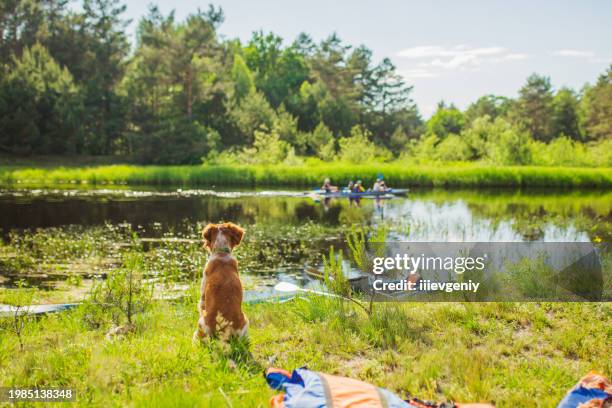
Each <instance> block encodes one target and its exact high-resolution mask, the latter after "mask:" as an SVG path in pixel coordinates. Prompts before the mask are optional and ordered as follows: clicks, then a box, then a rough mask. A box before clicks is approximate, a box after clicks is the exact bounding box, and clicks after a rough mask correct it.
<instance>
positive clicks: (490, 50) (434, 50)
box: [397, 44, 505, 58]
mask: <svg viewBox="0 0 612 408" xmlns="http://www.w3.org/2000/svg"><path fill="white" fill-rule="evenodd" d="M504 52H505V50H504V48H502V47H481V48H471V47H468V46H466V45H463V44H461V45H455V46H454V47H444V46H440V45H421V46H418V47H412V48H406V49H404V50H401V51H399V52H398V53H397V56H398V57H400V58H436V57H458V56H466V55H473V56H484V55H496V54H501V53H504Z"/></svg>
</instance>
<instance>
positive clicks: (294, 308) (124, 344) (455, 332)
mask: <svg viewBox="0 0 612 408" xmlns="http://www.w3.org/2000/svg"><path fill="white" fill-rule="evenodd" d="M611 312H612V309H611V306H610V304H606V303H603V304H582V303H573V304H548V303H545V304H535V303H532V304H517V303H486V304H461V303H453V304H451V303H438V304H416V303H415V304H413V303H406V304H377V305H375V309H374V315H373V317H372V318H368V317H367V316H366V315H365V314H364V313H363V312H361V311H359V310H358V309H355V308H353V307H351V306H350V305H348V304H338V303H337V301H331V300H328V299H324V298H314V297H310V298H304V299H297V300H294V301H290V302H288V303H285V304H260V305H253V306H247V307H246V313H247V314H248V316H249V319H250V324H251V329H250V345H245V344H241V343H238V344H234V345H232V346H227V345H224V344H222V343H219V342H212V343H210V344H208V345H205V346H196V345H193V344H192V342H191V335H192V333H193V329H194V324H195V322H196V320H197V312H196V307H195V296H194V298H193V299H187V300H186V301H184V302H178V303H167V302H157V303H155V304H154V306H153V307H152V308H151V309H150V310H149V311H148V312H146V313H145V314H143V315H141V316H140V317H139V318H138V320H137V324H136V326H137V330H136V332H135V333H133V334H129V335H127V336H125V337H117V338H113V339H107V338H105V332H106V330H107V329H108V327H98V328H92V327H89V326H88V325H87V324H86V323H85V319H84V316H83V311H82V310H76V311H74V312H70V313H67V314H64V315H50V316H47V317H43V318H41V319H39V320H33V321H30V322H28V323H27V325H26V329H25V332H24V338H23V339H24V350H23V351H21V352H20V351H19V344H18V341H17V339H16V336H14V335H11V334H10V333H7V334H5V333H3V335H2V336H0V378H2V379H3V381H2V382H3V385H5V386H22V387H23V386H38V387H45V386H64V387H72V388H74V389H75V390H76V392H77V395H78V401H79V402H80V403H81V404H82V405H89V406H143V407H144V406H147V407H150V406H195V405H197V406H205V407H223V406H228V407H230V406H233V407H267V406H268V400H269V398H270V397H271V396H272V395H273V394H274V392H273V391H271V390H269V389H268V387H267V386H266V384H265V382H264V380H263V378H262V375H261V370H262V369H263V368H264V367H267V366H269V365H273V366H278V367H284V368H288V369H292V368H294V367H299V366H303V365H307V366H308V367H309V368H311V369H314V370H319V371H325V372H329V373H333V374H339V375H345V376H350V377H353V378H358V379H362V380H364V381H369V382H372V383H374V384H376V385H379V386H384V387H387V388H390V389H391V390H393V391H395V392H397V393H400V394H406V393H408V392H409V393H411V394H413V395H416V396H419V397H420V398H424V399H433V400H453V401H488V402H492V403H495V404H496V406H498V407H532V406H544V407H549V406H555V405H556V403H557V402H558V401H559V400H560V399H561V398H562V396H563V395H564V394H565V392H566V391H567V390H568V389H569V388H570V387H571V386H572V385H573V384H575V382H576V381H577V380H578V379H579V378H580V377H581V376H582V375H584V374H585V373H587V372H588V371H590V370H597V371H599V372H601V373H603V374H607V375H610V372H611V369H612V366H611V362H610V359H609V355H608V351H609V349H608V347H607V345H609V342H610V335H611V333H610V329H609V328H606V327H607V326H606V325H605V324H604V323H603V322H605V321H606V320H607V321H609V319H610V313H611ZM608 326H609V325H608ZM249 353H251V354H249Z"/></svg>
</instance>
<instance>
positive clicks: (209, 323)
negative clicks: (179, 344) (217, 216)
mask: <svg viewBox="0 0 612 408" xmlns="http://www.w3.org/2000/svg"><path fill="white" fill-rule="evenodd" d="M243 235H244V230H243V229H242V228H240V227H239V226H237V225H236V224H232V223H231V222H226V223H223V224H208V225H207V226H206V227H205V228H204V230H203V231H202V238H203V239H204V248H206V249H207V250H208V252H209V253H210V257H209V258H208V262H207V263H206V266H205V267H204V275H203V277H202V288H201V291H200V301H199V303H198V311H199V313H200V319H199V320H198V328H197V330H196V331H195V333H194V334H193V338H194V340H203V339H204V338H205V337H206V336H219V337H221V338H223V339H228V338H229V337H230V336H233V335H234V336H238V337H242V336H245V335H246V334H247V329H248V325H249V322H248V320H247V318H246V316H245V315H244V313H242V283H241V282H240V277H239V276H238V262H237V261H236V258H234V257H233V256H232V250H233V249H234V247H236V246H237V245H238V244H240V241H241V240H242V236H243Z"/></svg>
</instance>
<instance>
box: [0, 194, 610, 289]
mask: <svg viewBox="0 0 612 408" xmlns="http://www.w3.org/2000/svg"><path fill="white" fill-rule="evenodd" d="M219 221H232V222H235V223H238V224H240V225H242V226H243V227H245V228H246V229H247V233H249V229H250V230H251V231H253V230H258V231H264V233H263V235H261V236H258V237H257V243H256V245H255V248H254V250H255V251H259V254H260V255H257V254H255V255H254V256H253V257H252V259H254V260H255V261H254V262H251V263H250V264H247V263H244V262H243V263H241V269H244V275H243V280H245V281H246V283H247V287H250V288H252V289H254V290H253V292H257V293H262V292H264V293H265V292H266V291H269V290H271V287H272V286H273V285H274V284H275V283H276V282H278V280H285V281H291V282H294V283H298V284H300V285H304V286H307V285H311V284H314V281H313V280H312V279H311V277H310V275H308V274H307V273H306V271H307V270H308V269H312V268H314V269H318V270H321V254H322V253H325V252H326V251H327V248H328V247H329V245H330V243H335V244H336V245H342V243H341V242H339V240H338V239H339V235H338V232H339V231H340V233H341V232H342V231H345V228H344V227H342V226H346V225H351V224H354V223H363V224H369V225H376V224H381V223H384V224H385V225H386V226H387V227H388V228H389V230H390V232H389V239H390V240H410V241H413V242H418V241H421V242H424V241H430V242H436V241H438V242H446V241H459V242H460V241H466V242H488V241H494V242H495V241H497V242H510V241H550V242H567V241H570V242H576V241H579V242H602V241H603V242H610V241H611V238H612V223H611V222H612V192H601V191H592V190H591V191H571V192H569V191H566V192H564V191H554V192H553V191H547V190H546V191H545V190H539V191H538V190H535V191H533V190H532V191H518V190H498V191H493V190H489V191H480V190H479V191H467V190H431V189H429V190H413V191H410V193H409V194H408V196H407V197H396V198H392V199H386V200H374V199H362V200H361V201H360V202H350V201H349V200H348V199H346V198H344V199H332V200H328V201H317V200H315V199H313V198H312V197H309V196H307V195H305V194H304V193H301V192H297V191H234V192H220V193H219V192H212V191H206V190H180V189H163V190H156V189H153V188H142V187H138V188H133V189H127V188H117V189H99V188H98V189H87V188H66V187H61V188H57V189H48V188H47V189H34V188H29V189H25V188H23V189H1V190H0V230H1V234H2V237H3V239H4V240H7V239H8V234H9V232H11V231H13V232H17V233H18V234H19V233H21V232H23V231H24V230H34V229H45V228H50V227H65V226H70V225H80V226H85V227H87V226H99V225H105V224H111V225H118V226H119V225H121V226H126V225H127V224H129V225H130V226H131V228H132V229H133V230H135V231H137V232H138V234H139V235H140V236H141V237H145V238H146V237H150V238H155V237H160V236H163V235H165V236H167V235H168V234H172V235H174V236H186V237H187V238H191V239H192V241H193V245H195V246H197V248H199V243H197V238H198V237H197V235H195V234H196V229H195V225H196V223H203V222H219ZM313 223H314V224H320V225H322V226H326V227H332V228H330V229H329V230H330V231H334V233H333V237H324V238H321V237H319V238H318V239H308V237H307V239H304V237H303V236H302V237H301V238H300V240H299V242H297V243H294V244H293V246H291V244H287V245H289V246H282V245H283V243H287V242H288V241H291V232H290V233H289V236H287V232H286V231H287V229H286V228H285V229H284V231H285V232H284V235H283V236H282V237H279V236H280V235H281V234H280V233H279V231H281V229H282V228H281V227H283V228H284V227H287V226H288V227H290V228H289V231H291V228H293V227H295V228H298V227H300V226H302V225H304V224H313ZM254 225H257V227H258V228H249V227H252V226H254ZM261 227H263V228H261ZM276 238H278V240H277V241H274V239H276ZM288 238H289V239H288ZM190 245H191V244H190ZM296 245H297V246H296ZM198 250H199V249H198ZM177 256H178V257H184V255H182V254H181V253H179V254H178V255H177ZM345 263H346V265H345V270H346V273H347V274H349V275H351V274H354V273H356V270H355V269H354V268H352V267H351V265H350V264H348V262H345ZM68 269H69V270H67V271H66V272H65V273H62V272H58V273H54V274H52V275H48V276H47V275H46V274H43V275H40V276H28V278H27V279H29V282H30V283H31V284H34V285H38V286H41V287H48V288H49V289H52V288H53V287H55V285H57V284H58V283H60V282H61V281H63V280H64V279H66V278H67V277H69V276H70V273H71V271H70V268H68ZM99 272H101V271H99ZM99 272H95V273H89V274H86V275H85V276H89V277H91V276H95V274H96V273H99ZM197 273H199V272H197ZM22 277H23V276H22V274H20V273H13V274H10V273H8V272H6V271H4V272H3V271H2V270H0V285H2V286H13V285H14V283H15V282H16V281H17V280H18V279H22Z"/></svg>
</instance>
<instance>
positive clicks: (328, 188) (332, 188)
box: [321, 177, 338, 193]
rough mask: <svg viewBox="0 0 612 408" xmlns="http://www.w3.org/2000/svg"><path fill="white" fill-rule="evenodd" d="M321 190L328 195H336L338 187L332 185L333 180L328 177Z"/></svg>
mask: <svg viewBox="0 0 612 408" xmlns="http://www.w3.org/2000/svg"><path fill="white" fill-rule="evenodd" d="M321 190H323V191H324V192H326V193H335V192H336V191H338V186H333V185H332V183H331V180H330V179H329V177H327V178H326V179H325V180H324V181H323V185H322V186H321Z"/></svg>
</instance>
